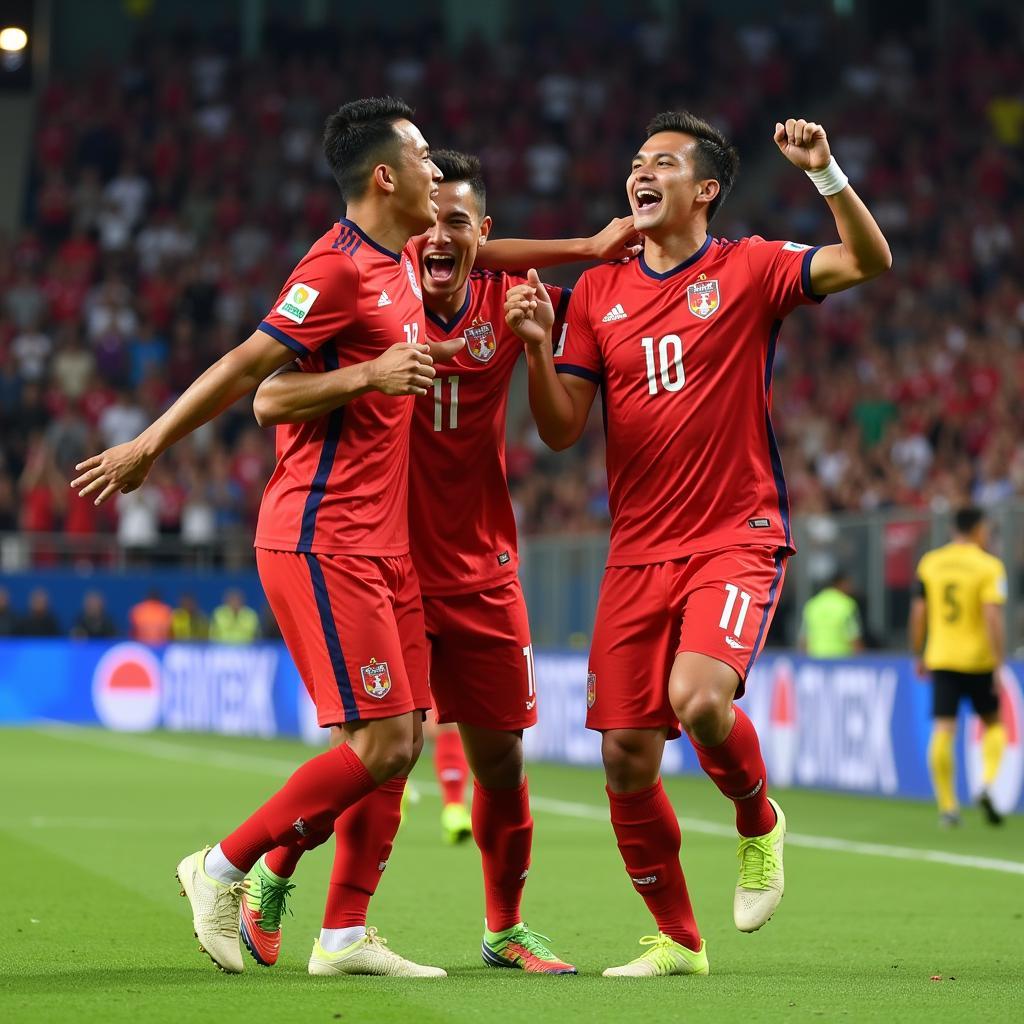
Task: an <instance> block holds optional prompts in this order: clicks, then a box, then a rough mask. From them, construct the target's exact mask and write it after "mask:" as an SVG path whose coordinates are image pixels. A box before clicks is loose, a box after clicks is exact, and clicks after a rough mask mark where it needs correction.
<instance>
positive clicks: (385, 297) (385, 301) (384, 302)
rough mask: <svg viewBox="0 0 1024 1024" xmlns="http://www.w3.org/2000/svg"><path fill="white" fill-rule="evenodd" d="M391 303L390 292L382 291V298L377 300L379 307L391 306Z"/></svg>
mask: <svg viewBox="0 0 1024 1024" xmlns="http://www.w3.org/2000/svg"><path fill="white" fill-rule="evenodd" d="M390 305H391V300H390V299H389V298H388V293H387V292H381V293H380V298H379V299H378V300H377V307H378V308H379V307H381V306H390Z"/></svg>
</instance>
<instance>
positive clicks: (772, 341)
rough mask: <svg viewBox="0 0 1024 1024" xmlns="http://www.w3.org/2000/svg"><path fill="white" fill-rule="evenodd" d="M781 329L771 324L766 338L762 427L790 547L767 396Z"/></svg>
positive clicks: (783, 480)
mask: <svg viewBox="0 0 1024 1024" xmlns="http://www.w3.org/2000/svg"><path fill="white" fill-rule="evenodd" d="M781 329H782V321H781V320H776V321H775V323H773V324H772V331H771V334H770V335H769V336H768V357H767V358H766V359H765V361H764V397H765V410H764V425H765V430H766V431H767V434H768V457H769V459H770V460H771V464H772V476H773V477H774V478H775V490H776V492H777V493H778V496H779V515H780V516H781V517H782V528H783V530H784V531H785V533H786V544H787V546H789V547H792V545H793V536H792V534H791V533H790V529H789V491H788V490H787V488H786V476H785V474H784V473H783V471H782V455H781V454H780V453H779V442H778V441H777V440H776V438H775V428H774V427H773V426H772V414H771V412H770V411H769V409H768V394H769V392H770V391H771V388H772V367H773V365H774V363H775V346H776V344H777V343H778V340H779V331H780V330H781Z"/></svg>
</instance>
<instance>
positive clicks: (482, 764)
mask: <svg viewBox="0 0 1024 1024" xmlns="http://www.w3.org/2000/svg"><path fill="white" fill-rule="evenodd" d="M473 774H474V776H476V780H477V782H479V783H480V785H481V786H483V788H484V789H516V788H517V787H518V786H520V785H522V782H523V745H522V743H521V742H517V743H510V744H508V745H503V746H501V747H498V748H496V749H491V750H489V751H488V752H487V754H486V755H485V756H483V757H477V758H475V759H474V760H473Z"/></svg>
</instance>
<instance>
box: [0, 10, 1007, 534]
mask: <svg viewBox="0 0 1024 1024" xmlns="http://www.w3.org/2000/svg"><path fill="white" fill-rule="evenodd" d="M992 17H993V18H995V16H992ZM1001 17H1002V18H1003V19H1004V20H1003V21H1001V22H997V21H990V22H986V21H984V20H982V19H975V20H974V21H973V22H972V23H971V24H954V25H952V26H951V27H950V30H949V31H948V32H947V34H946V36H945V37H944V38H943V39H936V37H935V36H934V34H928V33H927V32H926V31H925V28H924V27H923V26H922V28H921V29H920V30H914V31H912V32H907V33H905V34H903V35H896V36H892V37H890V38H887V39H885V40H883V41H881V42H879V41H878V40H875V39H873V40H871V41H870V43H865V45H864V46H863V47H859V46H858V44H857V41H856V39H855V38H853V37H850V36H849V34H848V33H845V34H844V32H843V30H842V23H841V22H838V21H836V20H834V19H833V18H832V16H831V15H827V14H824V13H822V14H819V15H811V16H807V15H805V16H802V17H800V18H799V19H796V18H794V19H791V20H790V19H787V18H786V17H785V16H779V17H775V18H773V25H772V26H771V27H768V26H766V25H758V24H747V25H736V24H734V23H732V22H729V21H727V20H724V19H723V20H716V19H714V18H710V17H708V18H705V19H703V25H704V30H703V31H701V32H699V33H694V32H691V31H687V28H688V27H689V22H688V20H687V19H686V18H685V17H682V18H680V19H679V21H680V28H679V29H678V30H676V31H675V32H673V31H672V30H670V29H668V28H667V27H666V26H665V25H664V24H662V22H661V21H659V19H658V16H656V15H654V14H646V13H643V8H641V7H636V8H631V9H630V11H629V13H628V15H627V14H626V13H624V14H623V15H622V21H621V22H616V21H614V20H609V19H607V18H605V19H601V18H593V19H585V20H583V21H580V22H579V23H577V24H575V25H574V29H573V32H572V34H571V35H570V36H569V37H568V38H567V37H566V36H565V34H564V32H563V31H562V30H561V29H558V28H556V26H555V25H554V24H553V23H548V22H547V21H545V20H544V16H542V15H535V16H532V17H529V18H525V19H523V20H522V21H521V22H520V23H519V24H517V25H516V26H515V27H514V28H513V29H512V30H511V31H510V32H509V33H507V34H506V35H505V36H504V37H503V39H502V42H501V43H500V44H492V43H489V42H486V41H484V40H483V39H481V38H478V37H475V36H471V37H469V38H468V39H467V40H465V41H464V42H463V43H462V44H461V45H460V46H459V47H458V48H457V49H451V48H450V47H449V46H448V45H447V44H446V43H445V40H444V39H443V37H442V36H441V35H440V34H439V33H438V31H437V29H436V27H435V26H432V25H429V24H428V25H425V26H423V27H422V29H421V30H420V31H418V32H417V33H415V34H401V33H398V34H394V33H390V34H389V33H387V32H384V31H379V32H376V33H375V32H373V31H370V30H366V29H360V30H359V32H355V31H346V30H344V29H343V28H342V29H339V30H338V32H337V33H334V32H330V33H321V34H320V37H317V38H309V37H297V36H295V35H294V34H292V31H293V30H292V29H290V27H289V26H286V25H281V26H272V27H271V30H269V31H268V34H267V38H268V40H269V42H268V52H267V59H264V60H260V61H258V62H247V61H244V60H242V59H241V58H240V57H238V55H237V47H236V41H235V40H233V39H232V38H231V37H230V35H221V36H217V37H216V38H206V39H201V38H195V37H192V36H190V35H188V34H187V33H182V34H180V35H179V36H178V37H176V38H173V39H169V40H165V41H163V42H161V41H159V40H149V41H143V42H140V45H139V47H138V48H137V50H136V52H135V55H134V56H133V57H132V58H131V59H130V60H128V61H127V62H125V63H124V64H123V65H121V66H118V67H105V68H100V69H96V70H94V71H91V72H89V73H84V74H82V75H79V76H75V77H64V76H61V75H57V76H56V77H54V78H53V79H52V81H51V82H50V84H49V85H48V87H47V88H46V90H45V92H44V93H43V95H42V97H41V100H40V103H39V107H38V119H37V125H38V127H37V133H36V137H35V143H34V147H35V148H34V158H33V171H32V181H31V188H30V191H29V195H28V197H27V200H26V227H25V229H24V230H23V231H22V232H21V233H20V234H19V235H18V236H17V237H14V238H9V239H3V240H0V290H2V294H3V300H2V305H0V439H2V440H0V533H2V532H3V531H9V530H22V531H38V532H63V533H64V534H66V535H70V536H76V537H85V538H88V537H89V536H91V535H95V534H97V533H110V532H116V534H117V537H118V540H119V542H120V544H121V545H122V546H123V547H125V548H127V549H129V550H131V549H136V550H142V551H145V550H150V549H152V548H154V546H158V545H160V543H161V541H162V539H164V538H174V539H175V540H176V541H178V540H180V541H181V542H184V544H186V545H189V546H191V547H194V548H195V549H196V550H206V551H209V550H213V549H216V548H218V547H219V546H220V545H222V544H223V542H224V540H225V538H227V537H245V536H248V535H251V529H252V524H253V521H254V517H255V512H256V509H257V507H258V504H259V499H260V495H261V493H262V487H263V484H264V483H265V481H266V479H267V477H268V476H269V473H270V470H271V467H272V464H273V444H272V439H271V437H270V436H269V435H266V434H264V433H263V432H262V431H260V430H259V429H258V428H257V427H256V425H255V423H254V421H253V419H252V415H251V409H250V407H249V405H248V404H247V403H245V402H243V403H240V404H239V406H238V407H236V408H235V409H234V410H232V411H231V412H229V413H228V414H226V415H224V416H222V417H221V418H220V419H219V420H218V421H217V422H216V423H214V424H212V425H210V426H208V427H206V428H204V429H203V430H201V431H199V432H198V433H197V434H196V435H195V436H194V437H192V438H191V439H189V440H187V441H186V442H184V443H182V444H180V445H179V446H177V448H176V449H174V450H173V451H172V452H170V453H169V454H168V455H167V456H165V457H164V458H163V459H161V460H160V462H158V463H157V466H156V467H155V469H154V471H153V474H152V477H151V479H150V482H149V483H148V484H147V486H146V487H144V488H143V489H142V490H140V491H138V492H136V493H134V494H131V495H125V496H119V497H118V499H117V500H116V502H113V503H111V505H110V506H109V507H105V508H103V509H99V510H97V509H96V508H95V507H94V506H93V505H92V503H91V502H88V501H80V500H78V499H76V498H74V497H73V495H72V494H71V493H70V491H69V490H68V487H67V481H68V480H69V479H70V477H71V476H73V475H74V474H73V472H72V469H73V466H74V465H75V463H76V462H78V461H79V460H80V459H81V458H82V457H83V456H85V455H88V454H91V453H93V452H95V451H99V450H101V449H102V448H104V447H107V446H109V445H112V444H116V443H118V442H120V441H124V440H127V439H129V438H131V437H133V436H134V435H135V434H136V433H137V432H138V431H139V430H140V429H142V428H143V427H144V426H145V425H146V424H147V423H148V422H149V421H150V420H152V419H153V418H154V417H155V416H156V415H158V414H159V413H160V411H161V410H162V409H163V408H165V407H166V406H167V404H168V403H169V402H171V401H172V400H173V399H174V397H175V396H176V395H177V394H179V393H180V392H181V390H182V389H183V388H184V387H185V386H187V384H189V383H190V382H191V380H192V379H193V378H194V377H195V376H196V375H198V373H199V372H200V371H201V370H202V369H203V368H204V367H205V366H207V365H208V364H209V363H210V362H212V361H213V360H214V359H216V358H217V357H218V356H219V355H220V354H222V353H223V352H224V351H226V350H227V349H228V348H230V347H231V346H233V345H235V344H237V343H238V342H239V341H240V340H242V339H243V338H244V337H245V336H246V335H247V334H248V333H249V332H250V331H251V330H252V329H253V327H254V326H255V325H256V324H257V323H258V322H259V321H260V319H261V318H262V317H263V315H264V314H265V313H266V311H267V309H268V308H269V307H270V306H271V304H272V302H273V300H274V298H275V297H276V295H277V292H278V288H279V286H280V284H281V282H282V281H283V280H284V278H285V276H286V275H287V273H288V271H289V270H290V269H291V267H292V266H293V265H294V263H295V262H296V261H297V260H298V259H299V258H300V257H301V255H302V254H303V253H304V252H305V250H306V248H307V247H308V245H309V244H310V242H311V241H312V239H314V238H315V237H317V236H318V235H319V234H321V233H322V232H323V230H324V229H325V227H326V226H327V225H328V224H329V223H330V222H331V221H332V220H333V219H335V218H336V217H337V216H338V214H339V212H340V209H339V208H340V202H339V197H338V195H337V191H336V188H335V185H334V183H333V181H332V180H331V179H330V177H329V175H328V173H327V171H326V169H325V167H324V164H323V161H322V159H321V156H320V151H319V132H320V128H321V126H322V123H323V120H324V117H325V115H326V114H327V113H328V112H329V111H330V110H331V109H334V108H335V107H336V106H337V105H338V104H339V103H340V102H341V101H343V100H346V99H349V98H352V97H354V96H357V95H370V94H380V93H383V92H392V93H395V94H398V95H402V96H404V97H406V98H408V99H409V100H410V101H411V102H412V103H414V105H415V106H416V108H417V120H418V122H419V123H420V125H421V127H422V128H423V129H424V132H425V134H426V135H427V137H428V138H429V139H431V140H432V141H433V142H434V144H435V145H438V144H442V145H448V146H455V147H458V148H463V149H467V150H470V151H475V152H477V153H479V154H480V155H481V157H482V159H483V162H484V167H485V171H486V174H487V177H488V183H489V186H490V192H491V202H490V207H491V212H492V213H493V214H494V216H495V219H496V222H497V233H499V234H506V235H510V234H527V235H533V236H538V237H551V236H562V235H569V236H575V235H579V234H582V233H584V232H586V231H589V230H592V229H594V228H596V227H598V226H600V225H601V224H603V223H604V222H605V221H606V220H607V219H608V218H609V217H611V216H613V215H616V214H621V213H623V212H625V199H624V191H623V181H624V178H625V175H626V171H627V166H628V159H629V156H630V155H631V154H632V152H633V150H634V148H635V146H636V142H637V140H638V139H639V138H640V137H641V133H642V128H643V125H644V123H645V121H646V118H647V116H648V115H649V114H651V113H654V112H656V111H657V110H659V109H665V108H669V107H673V106H675V107H681V106H687V107H689V108H691V109H694V110H695V111H697V112H700V113H702V114H704V115H706V116H708V117H709V118H710V119H711V120H713V121H715V122H716V123H717V124H718V125H720V126H721V127H722V128H723V129H724V130H725V131H726V133H727V134H729V135H730V136H731V137H732V138H733V139H734V140H735V141H736V143H737V144H738V145H739V147H740V151H741V154H742V155H743V156H744V159H745V168H744V172H741V185H740V187H738V188H737V191H736V193H735V194H734V198H733V200H731V201H730V203H728V204H726V206H725V208H724V209H723V212H722V214H721V215H720V218H719V221H720V222H719V221H716V222H715V224H714V225H713V231H714V233H716V234H719V235H725V236H728V237H736V236H737V235H740V234H746V233H750V232H752V231H757V232H758V233H761V234H764V235H766V236H768V237H777V238H778V237H781V238H793V239H796V240H798V241H802V242H808V243H815V242H827V241H831V240H833V239H834V227H833V225H832V221H831V217H830V215H829V213H828V210H827V207H826V205H825V203H824V202H822V200H821V199H820V198H819V197H818V196H817V193H816V192H815V191H814V189H813V187H812V186H811V185H810V184H809V183H808V182H807V181H806V180H805V178H804V176H803V175H801V174H799V173H798V172H796V171H794V170H793V169H792V168H790V167H789V166H788V165H787V164H785V162H784V161H783V160H782V158H781V157H779V156H778V154H777V153H774V152H773V151H772V150H771V144H770V135H771V130H772V126H773V125H774V123H775V120H776V118H778V117H780V116H785V115H786V114H795V115H806V116H808V117H814V118H817V119H819V120H821V121H822V122H823V123H825V125H826V127H827V129H828V131H829V136H830V139H831V140H832V142H833V146H834V151H835V153H836V155H837V158H838V159H839V161H840V162H841V163H842V165H843V167H844V169H845V170H846V172H847V173H848V174H849V176H850V178H851V181H852V182H853V183H854V184H855V186H856V187H857V189H858V190H859V191H860V193H861V194H862V195H863V196H864V198H865V199H866V200H867V202H868V203H869V205H870V206H871V208H872V209H873V211H874V212H875V213H876V215H877V216H878V219H879V221H880V223H881V224H882V227H883V229H884V230H885V232H886V234H887V236H888V238H889V240H890V242H891V244H892V247H893V251H894V256H895V266H894V270H893V271H892V273H891V274H889V275H888V276H887V277H885V278H883V279H881V280H879V281H877V282H874V283H872V284H870V285H869V286H867V287H865V288H863V289H858V290H856V291H854V292H852V293H848V294H846V295H840V296H834V297H831V298H830V299H829V300H828V301H827V302H826V303H825V304H824V306H823V307H822V308H821V309H816V310H814V311H813V312H806V311H801V312H799V313H797V314H795V315H794V316H793V317H792V318H791V321H790V322H789V323H788V325H787V327H786V328H785V329H784V331H783V335H782V345H781V348H780V352H779V355H778V358H777V361H776V376H775V423H776V431H777V433H778V435H779V439H780V443H781V445H782V448H783V456H784V461H785V465H786V467H787V473H788V479H789V484H790V490H791V495H792V499H793V504H794V510H795V511H796V512H798V513H799V512H809V513H820V512H827V511H832V510H847V509H853V510H861V509H873V508H880V507H882V508H884V507H891V506H912V507H914V506H917V507H922V506H925V505H928V504H936V503H938V504H947V505H948V504H950V503H956V502H959V501H961V500H964V499H967V498H971V499H973V500H974V501H976V502H978V503H980V504H983V505H985V504H991V503H993V502H997V501H1000V500H1002V499H1004V498H1007V497H1010V496H1012V495H1015V494H1022V493H1024V430H1022V429H1021V428H1022V426H1024V423H1022V393H1021V388H1022V383H1021V382H1022V381H1024V373H1022V371H1024V337H1022V335H1024V285H1022V282H1024V246H1022V245H1021V239H1022V238H1024V90H1022V88H1021V82H1022V81H1024V57H1022V53H1024V48H1022V46H1021V42H1022V17H1021V15H1020V14H1019V13H1014V14H1006V15H1002V16H1001ZM824 83H828V85H827V87H825V86H824ZM808 97H813V101H809V100H808ZM744 173H745V174H746V175H751V174H756V175H758V177H757V179H756V180H757V186H756V187H754V186H753V185H752V184H751V182H750V181H746V182H744V180H743V178H744ZM744 190H745V191H744ZM510 435H511V440H510V447H509V453H508V458H509V475H510V479H511V482H512V487H513V493H514V497H515V502H516V508H517V513H518V515H519V519H520V524H521V527H522V529H523V530H524V532H527V533H533V532H545V533H550V532H573V533H578V532H580V531H585V530H593V529H600V528H603V527H604V526H605V525H606V523H607V494H606V486H605V477H604V466H603V435H602V431H601V427H600V417H599V414H595V418H594V420H593V422H592V424H591V428H590V429H589V430H588V431H587V433H586V434H585V436H584V438H583V439H582V441H581V443H580V445H579V446H577V448H576V449H575V450H573V451H572V452H571V453H567V454H562V455H559V456H555V455H553V454H552V453H550V452H547V451H546V449H544V448H543V446H542V445H541V444H540V442H539V441H538V439H537V437H536V432H535V430H534V429H533V427H532V425H531V423H530V421H529V417H528V413H527V412H526V410H525V408H524V407H523V405H522V404H520V405H519V406H518V407H514V408H513V409H512V410H511V412H510Z"/></svg>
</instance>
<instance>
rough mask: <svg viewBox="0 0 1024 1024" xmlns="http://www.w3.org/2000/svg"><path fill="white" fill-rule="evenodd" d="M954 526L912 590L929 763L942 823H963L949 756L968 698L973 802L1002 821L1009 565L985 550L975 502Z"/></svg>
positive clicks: (912, 626) (930, 554) (994, 819)
mask: <svg viewBox="0 0 1024 1024" xmlns="http://www.w3.org/2000/svg"><path fill="white" fill-rule="evenodd" d="M954 527H955V532H954V535H953V541H952V543H950V544H946V545H945V546H944V547H941V548H936V549H935V550H934V551H929V552H928V553H927V554H925V555H924V557H923V558H922V559H921V561H920V562H919V563H918V566H917V593H916V596H915V597H914V601H913V604H912V605H911V608H910V644H911V648H912V650H913V651H914V653H915V654H916V655H917V658H918V673H919V674H920V675H921V676H922V677H923V676H924V675H925V674H926V673H928V672H930V673H931V677H932V716H933V720H934V721H933V725H932V735H931V741H930V742H929V744H928V767H929V769H930V771H931V776H932V785H933V787H934V788H935V798H936V801H937V802H938V805H939V823H940V824H941V825H943V826H944V827H946V828H949V827H955V826H956V825H959V824H960V808H959V805H958V804H957V799H956V781H955V780H956V764H955V760H954V757H953V741H954V739H955V738H956V715H957V708H958V707H959V705H960V701H961V700H962V699H963V698H968V699H970V701H971V704H972V705H973V706H974V711H975V713H976V714H977V716H978V717H979V718H980V719H981V721H982V723H983V724H984V727H985V731H984V732H983V733H982V737H981V758H982V790H981V796H980V798H979V800H978V803H979V805H980V806H981V809H982V811H983V812H984V814H985V819H986V820H987V821H988V822H989V824H991V825H999V824H1001V823H1002V821H1003V816H1002V814H1000V812H999V811H998V810H997V809H996V807H995V805H994V804H993V803H992V794H991V787H992V784H993V783H994V782H995V780H996V776H997V775H998V774H999V762H1000V761H1001V760H1002V756H1003V751H1004V750H1005V749H1006V728H1005V726H1004V725H1003V723H1002V719H1001V717H1000V713H999V687H998V684H997V681H996V673H997V671H998V669H999V666H1000V665H1001V664H1002V663H1003V658H1004V656H1005V653H1006V643H1005V637H1006V634H1005V626H1004V622H1003V605H1004V604H1005V603H1006V569H1005V568H1004V566H1003V563H1002V562H1001V561H999V559H998V558H996V557H995V556H994V555H990V554H989V553H988V552H987V551H986V550H985V545H986V543H987V542H988V524H987V522H986V521H985V517H984V514H983V513H982V512H981V510H980V509H977V508H962V509H960V510H959V511H958V512H957V513H956V516H955V520H954Z"/></svg>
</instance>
